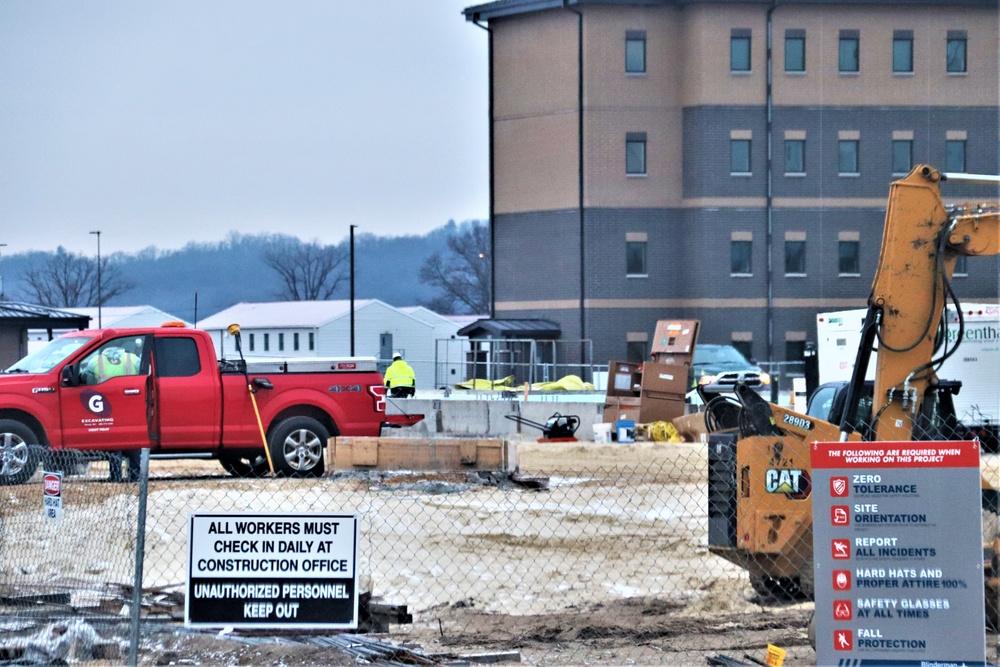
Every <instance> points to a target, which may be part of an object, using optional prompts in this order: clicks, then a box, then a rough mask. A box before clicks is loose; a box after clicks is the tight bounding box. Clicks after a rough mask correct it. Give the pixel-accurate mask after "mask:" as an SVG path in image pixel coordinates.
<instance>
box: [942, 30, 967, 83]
mask: <svg viewBox="0 0 1000 667" xmlns="http://www.w3.org/2000/svg"><path fill="white" fill-rule="evenodd" d="M966 47H967V43H966V33H965V31H964V30H949V31H948V51H947V53H948V55H947V58H948V61H947V70H948V73H949V74H964V73H965V72H967V71H968V70H967V69H966V58H965V56H966Z"/></svg>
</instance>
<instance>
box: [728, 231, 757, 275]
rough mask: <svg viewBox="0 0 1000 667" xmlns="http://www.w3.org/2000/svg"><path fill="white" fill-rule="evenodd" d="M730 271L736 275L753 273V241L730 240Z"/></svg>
mask: <svg viewBox="0 0 1000 667" xmlns="http://www.w3.org/2000/svg"><path fill="white" fill-rule="evenodd" d="M729 273H730V275H734V276H750V275H753V241H745V240H733V241H730V245H729Z"/></svg>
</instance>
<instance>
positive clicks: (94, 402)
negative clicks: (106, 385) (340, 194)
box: [80, 389, 111, 417]
mask: <svg viewBox="0 0 1000 667" xmlns="http://www.w3.org/2000/svg"><path fill="white" fill-rule="evenodd" d="M80 402H81V403H83V407H85V408H87V409H88V410H90V411H91V412H93V413H94V414H95V415H97V416H98V417H110V416H111V403H109V402H108V399H106V398H105V397H104V395H103V394H100V393H98V392H96V391H94V390H93V389H87V390H86V391H82V392H80Z"/></svg>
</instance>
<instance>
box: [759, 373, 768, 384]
mask: <svg viewBox="0 0 1000 667" xmlns="http://www.w3.org/2000/svg"><path fill="white" fill-rule="evenodd" d="M760 383H761V384H771V376H770V375H768V374H767V373H761V374H760Z"/></svg>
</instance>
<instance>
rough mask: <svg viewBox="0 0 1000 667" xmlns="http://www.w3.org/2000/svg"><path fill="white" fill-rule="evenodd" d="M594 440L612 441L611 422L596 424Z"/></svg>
mask: <svg viewBox="0 0 1000 667" xmlns="http://www.w3.org/2000/svg"><path fill="white" fill-rule="evenodd" d="M594 442H604V443H607V442H611V424H594Z"/></svg>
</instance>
